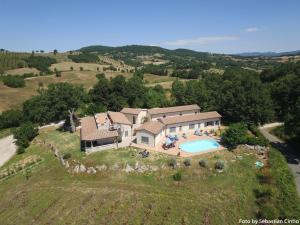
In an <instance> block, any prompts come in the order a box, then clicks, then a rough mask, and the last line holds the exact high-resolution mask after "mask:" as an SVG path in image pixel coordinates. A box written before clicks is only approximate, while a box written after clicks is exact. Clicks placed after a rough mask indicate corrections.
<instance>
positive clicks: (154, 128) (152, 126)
mask: <svg viewBox="0 0 300 225" xmlns="http://www.w3.org/2000/svg"><path fill="white" fill-rule="evenodd" d="M163 128H164V124H162V123H161V122H158V121H149V122H146V123H144V124H143V125H142V126H140V127H138V128H137V129H136V130H137V131H139V130H145V131H148V132H150V133H152V134H158V133H159V132H160V131H161V130H162V129H163Z"/></svg>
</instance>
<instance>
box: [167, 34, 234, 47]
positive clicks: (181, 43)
mask: <svg viewBox="0 0 300 225" xmlns="http://www.w3.org/2000/svg"><path fill="white" fill-rule="evenodd" d="M238 39H239V37H236V36H212V37H198V38H195V39H181V40H174V41H165V42H162V43H161V44H163V45H172V46H186V45H206V44H210V43H216V42H223V41H235V40H238Z"/></svg>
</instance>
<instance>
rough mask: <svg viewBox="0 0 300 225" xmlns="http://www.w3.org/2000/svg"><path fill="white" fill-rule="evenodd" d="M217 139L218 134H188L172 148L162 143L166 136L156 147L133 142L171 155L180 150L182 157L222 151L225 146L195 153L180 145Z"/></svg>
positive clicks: (149, 149) (175, 154) (140, 146)
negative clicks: (185, 150)
mask: <svg viewBox="0 0 300 225" xmlns="http://www.w3.org/2000/svg"><path fill="white" fill-rule="evenodd" d="M207 139H210V140H215V141H218V137H217V136H213V137H210V136H206V135H203V136H196V135H192V134H190V135H188V136H187V138H183V137H181V136H180V137H179V140H178V141H176V144H175V147H173V148H170V149H168V150H164V149H163V147H162V145H163V143H164V142H165V140H166V138H163V139H162V140H161V141H160V142H159V143H158V144H157V145H156V146H155V147H153V148H151V147H149V146H145V145H138V144H132V146H133V147H137V148H141V149H146V150H148V151H155V152H161V153H165V154H169V155H174V156H177V154H178V152H180V156H181V157H191V156H195V155H202V154H205V153H209V152H215V151H220V150H224V149H225V148H224V147H223V146H221V145H220V147H218V148H214V149H208V150H207V151H201V152H195V153H189V152H184V151H182V150H181V149H180V148H179V146H180V144H182V143H185V142H190V141H195V140H207Z"/></svg>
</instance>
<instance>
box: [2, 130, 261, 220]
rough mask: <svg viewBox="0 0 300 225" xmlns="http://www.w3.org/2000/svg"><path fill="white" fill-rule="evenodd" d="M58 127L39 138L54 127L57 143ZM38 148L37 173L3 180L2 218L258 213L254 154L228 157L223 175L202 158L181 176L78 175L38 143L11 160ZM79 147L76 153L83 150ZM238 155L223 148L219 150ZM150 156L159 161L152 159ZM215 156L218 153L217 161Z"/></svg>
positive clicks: (97, 157) (96, 157)
mask: <svg viewBox="0 0 300 225" xmlns="http://www.w3.org/2000/svg"><path fill="white" fill-rule="evenodd" d="M57 132H58V131H50V132H47V133H45V134H42V136H43V135H44V136H43V137H38V138H45V137H46V135H47V134H49V136H48V138H47V140H49V141H53V142H55V141H58V138H59V136H60V135H58V133H57ZM75 136H76V134H75ZM75 136H74V135H70V134H67V133H65V134H63V135H62V137H63V138H62V139H64V140H65V141H66V143H67V144H66V146H67V147H62V148H63V150H64V151H68V150H67V149H68V148H69V150H70V151H72V149H73V148H72V147H71V143H73V142H74V140H76V137H75ZM72 139H73V141H72ZM60 141H61V142H62V140H60ZM57 144H58V145H59V143H57ZM134 151H135V150H133V149H132V150H130V151H129V152H131V153H132V152H134ZM126 152H127V151H126V150H124V149H121V150H116V151H105V152H103V153H99V154H98V153H97V154H92V155H90V156H88V157H86V158H84V159H82V160H84V161H86V162H87V161H88V160H92V161H94V163H103V162H106V163H108V162H109V161H115V162H117V161H122V160H141V159H140V158H137V157H138V156H137V155H136V154H131V153H126ZM32 154H37V155H40V156H41V157H42V158H43V159H44V161H43V162H42V164H40V165H38V166H37V167H35V168H34V169H33V171H32V176H31V177H30V178H29V180H26V179H25V176H24V175H23V174H18V175H16V176H14V177H11V178H10V179H8V180H6V181H1V185H0V196H1V200H0V203H1V204H0V218H1V220H2V222H3V223H4V224H19V223H20V221H22V223H23V224H199V223H202V222H203V220H204V217H205V215H207V217H208V219H209V222H210V224H236V223H237V221H238V219H239V218H252V217H254V215H255V209H256V205H255V202H254V196H253V188H255V187H256V186H257V179H256V176H255V170H254V166H253V165H254V160H255V158H254V156H253V155H244V159H243V160H241V161H236V162H229V161H228V162H229V167H228V169H227V170H226V172H224V173H223V174H217V173H216V172H215V171H214V170H213V169H212V170H210V169H206V168H200V167H199V166H198V165H197V161H198V159H199V158H195V159H193V161H192V167H191V168H188V169H182V170H183V181H182V182H180V183H176V182H174V181H173V180H172V178H171V177H172V174H174V173H175V171H174V170H171V169H166V170H160V171H157V172H154V173H150V174H144V175H138V174H131V175H128V174H125V173H123V172H120V171H118V172H115V171H108V172H102V173H97V174H96V175H70V174H68V173H67V172H66V170H65V169H64V168H62V167H61V166H60V165H59V163H58V161H57V159H56V158H55V157H54V156H53V155H52V154H51V153H50V152H49V151H48V150H47V149H45V148H44V147H42V146H38V145H36V144H33V145H32V146H31V147H30V148H29V149H28V150H27V152H26V153H25V154H23V155H18V156H15V157H14V158H13V159H12V160H11V161H10V162H9V164H10V163H13V162H16V161H18V160H19V159H20V158H24V157H26V156H28V155H32ZM74 154H75V153H74V152H73V157H75V158H77V157H80V155H74ZM151 155H152V156H151V157H158V156H156V155H153V154H151ZM232 156H233V155H232V153H229V152H223V153H222V154H220V153H219V156H218V157H224V158H227V159H229V158H232ZM160 159H161V162H164V161H166V160H168V159H169V157H168V156H165V155H163V156H161V158H160ZM147 160H148V161H147V163H151V158H150V159H147ZM215 160H216V158H215V157H214V155H213V154H212V155H210V167H212V166H213V162H214V161H215ZM9 164H7V165H5V166H9Z"/></svg>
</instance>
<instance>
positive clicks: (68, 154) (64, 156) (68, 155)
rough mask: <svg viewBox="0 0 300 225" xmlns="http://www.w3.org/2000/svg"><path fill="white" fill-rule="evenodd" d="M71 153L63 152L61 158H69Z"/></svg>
mask: <svg viewBox="0 0 300 225" xmlns="http://www.w3.org/2000/svg"><path fill="white" fill-rule="evenodd" d="M71 156H72V155H71V153H69V152H68V153H65V154H64V155H63V159H69V158H71Z"/></svg>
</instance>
